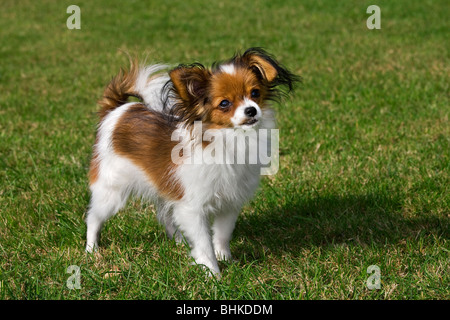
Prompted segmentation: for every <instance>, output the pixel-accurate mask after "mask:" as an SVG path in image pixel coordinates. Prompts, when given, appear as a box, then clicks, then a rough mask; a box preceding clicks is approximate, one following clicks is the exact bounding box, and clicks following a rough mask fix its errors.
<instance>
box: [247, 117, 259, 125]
mask: <svg viewBox="0 0 450 320" xmlns="http://www.w3.org/2000/svg"><path fill="white" fill-rule="evenodd" d="M257 122H258V119H255V118H252V119H250V120H247V121H245V122H244V123H243V124H245V125H248V126H251V125H254V124H255V123H257Z"/></svg>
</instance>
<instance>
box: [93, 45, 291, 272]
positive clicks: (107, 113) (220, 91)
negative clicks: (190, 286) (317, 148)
mask: <svg viewBox="0 0 450 320" xmlns="http://www.w3.org/2000/svg"><path fill="white" fill-rule="evenodd" d="M297 80H298V77H297V76H296V75H294V74H293V73H291V72H290V71H288V70H287V69H286V68H285V67H283V66H282V65H281V64H279V63H278V62H277V61H276V60H275V58H274V57H272V56H271V55H269V54H268V53H267V52H266V51H264V50H263V49H261V48H251V49H248V50H247V51H245V52H244V53H243V54H236V55H235V56H234V57H233V58H231V59H229V60H227V61H223V62H220V63H214V64H213V65H212V67H210V68H206V67H204V66H203V65H202V64H199V63H194V64H190V65H179V66H177V67H175V68H172V69H171V68H169V67H168V66H165V65H160V64H156V65H150V66H139V65H138V63H137V62H136V61H131V67H130V69H129V70H121V71H120V73H119V74H118V75H117V76H116V77H114V78H113V79H112V81H111V82H110V83H109V85H108V86H107V87H106V89H105V91H104V94H103V97H102V98H101V100H100V101H99V105H100V107H101V108H100V111H99V117H100V122H99V126H98V130H97V136H96V142H95V145H94V150H93V156H92V160H91V164H90V170H89V185H90V190H91V199H90V204H89V208H88V212H87V217H86V224H87V236H86V238H87V244H86V251H87V252H92V251H94V250H96V249H97V247H98V240H99V235H100V231H101V228H102V225H103V224H104V223H105V222H106V220H107V219H108V218H110V217H112V216H113V215H114V214H115V213H116V212H117V211H118V210H120V209H121V208H122V207H124V205H125V204H126V201H127V199H128V197H129V196H130V194H134V195H137V196H141V197H143V198H145V199H149V200H151V201H153V202H154V203H155V206H156V209H157V218H158V221H159V222H160V223H161V224H163V225H164V226H165V229H166V232H167V235H168V236H169V237H171V238H172V237H175V238H176V239H178V240H180V239H181V240H182V239H185V240H186V241H187V243H188V244H189V246H190V248H191V256H192V257H193V259H194V260H195V263H197V264H200V265H204V266H206V267H207V268H209V270H210V272H211V273H212V274H220V270H219V266H218V262H217V261H218V259H219V260H221V259H225V260H230V259H231V252H230V239H231V236H232V232H233V229H234V227H235V222H236V219H237V217H238V214H239V212H240V210H241V208H242V206H243V205H244V204H245V203H246V202H247V201H249V200H250V199H251V198H252V196H253V195H254V193H255V190H256V189H257V187H258V184H259V181H260V172H261V167H262V164H261V163H260V162H258V161H256V162H253V163H249V162H248V161H247V162H245V161H244V162H240V163H236V162H235V161H224V162H222V163H217V162H207V161H197V162H196V161H189V160H192V157H193V156H194V155H193V153H192V152H191V151H192V150H193V149H195V150H200V152H202V151H206V150H207V149H208V150H211V147H215V149H214V152H213V153H217V154H218V153H220V154H222V155H225V156H228V154H230V153H235V148H234V146H233V147H229V146H228V145H227V143H226V142H230V141H229V139H228V140H227V139H225V143H223V142H224V141H220V140H221V139H218V138H217V136H216V137H215V139H205V137H204V136H203V135H204V134H205V133H206V131H207V130H215V131H214V132H216V133H221V132H225V131H227V130H228V131H232V132H234V134H235V136H234V137H236V136H237V137H239V135H245V134H247V133H248V132H249V131H253V132H256V134H255V135H254V136H253V138H255V137H256V138H258V137H259V135H258V132H259V130H258V129H274V128H275V119H274V113H273V111H272V110H271V109H270V108H269V102H270V101H273V100H277V98H279V97H280V96H282V95H283V94H287V93H288V92H290V91H291V90H292V88H293V84H294V82H295V81H297ZM130 97H136V98H138V99H139V102H137V101H135V102H133V101H128V99H129V98H130ZM196 124H201V130H194V127H195V125H196ZM177 132H178V133H179V134H181V133H182V132H184V133H185V135H186V136H187V138H186V136H185V137H184V138H183V139H181V141H180V139H179V138H178V139H174V136H177V135H175V133H177ZM264 139H266V140H270V135H265V137H264ZM245 141H246V142H245V143H244V144H243V145H244V147H243V148H237V150H238V151H237V152H247V151H248V150H249V147H250V146H249V145H250V144H251V143H252V141H249V140H245ZM219 142H220V144H219ZM264 143H270V141H264V142H263V144H264ZM174 150H176V152H174ZM174 155H176V156H178V158H177V159H178V160H179V158H180V156H181V158H182V160H183V161H174ZM238 156H239V155H238ZM230 159H231V160H236V154H234V155H231V157H230Z"/></svg>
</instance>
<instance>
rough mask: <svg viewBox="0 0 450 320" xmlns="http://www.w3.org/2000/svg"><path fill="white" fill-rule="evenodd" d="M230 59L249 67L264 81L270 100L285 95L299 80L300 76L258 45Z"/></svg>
mask: <svg viewBox="0 0 450 320" xmlns="http://www.w3.org/2000/svg"><path fill="white" fill-rule="evenodd" d="M232 60H234V61H236V62H237V63H241V64H244V65H247V66H249V67H251V68H252V70H253V71H254V72H255V73H256V74H257V75H258V76H259V77H260V78H262V79H263V80H264V81H266V83H267V85H268V87H269V97H268V99H270V100H279V99H280V98H281V97H283V96H286V95H287V94H288V93H289V92H291V91H292V90H293V89H294V85H295V83H296V82H301V77H300V76H298V75H295V74H293V73H292V72H290V71H289V70H288V69H287V68H286V67H284V66H283V65H282V64H280V63H279V62H278V61H277V60H276V59H275V58H274V57H273V56H272V55H271V54H269V53H267V52H266V51H265V50H264V49H263V48H260V47H255V48H250V49H248V50H246V51H245V52H244V53H243V54H242V55H241V54H236V55H235V57H234V58H233V59H232ZM286 88H287V90H286Z"/></svg>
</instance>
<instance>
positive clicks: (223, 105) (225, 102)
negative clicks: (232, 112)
mask: <svg viewBox="0 0 450 320" xmlns="http://www.w3.org/2000/svg"><path fill="white" fill-rule="evenodd" d="M230 105H231V102H230V101H228V100H222V101H220V104H219V107H220V108H221V109H228V108H229V107H230Z"/></svg>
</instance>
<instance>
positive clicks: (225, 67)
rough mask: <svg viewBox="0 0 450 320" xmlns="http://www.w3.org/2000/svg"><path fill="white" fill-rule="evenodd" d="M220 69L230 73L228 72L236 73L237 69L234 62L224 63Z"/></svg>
mask: <svg viewBox="0 0 450 320" xmlns="http://www.w3.org/2000/svg"><path fill="white" fill-rule="evenodd" d="M220 70H221V71H222V72H225V73H228V74H231V75H233V74H235V73H236V69H235V68H234V64H232V63H229V64H224V65H223V66H220Z"/></svg>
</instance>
